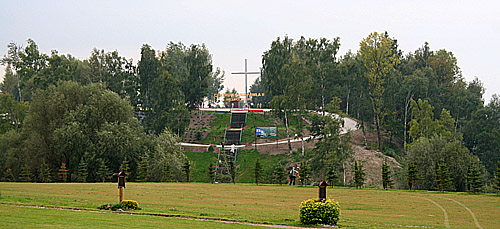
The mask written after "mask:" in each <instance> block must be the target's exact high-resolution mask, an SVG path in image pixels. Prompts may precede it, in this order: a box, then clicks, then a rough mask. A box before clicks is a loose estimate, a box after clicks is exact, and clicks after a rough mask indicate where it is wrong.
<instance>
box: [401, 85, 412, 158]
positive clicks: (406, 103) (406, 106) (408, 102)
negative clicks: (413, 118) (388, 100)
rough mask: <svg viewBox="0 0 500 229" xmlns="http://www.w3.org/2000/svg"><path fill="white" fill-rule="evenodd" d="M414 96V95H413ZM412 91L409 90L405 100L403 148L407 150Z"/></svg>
mask: <svg viewBox="0 0 500 229" xmlns="http://www.w3.org/2000/svg"><path fill="white" fill-rule="evenodd" d="M412 97H413V96H412ZM410 99H411V97H410V91H408V95H407V96H406V101H405V127H404V128H405V129H404V136H403V150H404V151H406V149H405V145H406V143H407V142H406V141H407V140H406V135H407V132H408V131H407V129H408V128H407V125H408V106H409V105H410Z"/></svg>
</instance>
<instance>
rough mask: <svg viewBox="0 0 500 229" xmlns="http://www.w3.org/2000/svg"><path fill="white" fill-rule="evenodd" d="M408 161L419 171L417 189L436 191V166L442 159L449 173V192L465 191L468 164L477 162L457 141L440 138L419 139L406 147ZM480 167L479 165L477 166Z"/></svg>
mask: <svg viewBox="0 0 500 229" xmlns="http://www.w3.org/2000/svg"><path fill="white" fill-rule="evenodd" d="M407 153H408V160H410V161H413V162H414V163H415V166H416V167H417V168H418V169H419V170H420V171H421V172H420V175H421V181H420V182H419V188H421V189H427V190H431V189H436V188H437V185H436V182H435V181H436V169H437V168H438V167H437V166H436V165H437V164H438V163H439V160H440V159H441V158H443V159H444V161H445V163H446V166H447V167H448V170H449V172H450V177H451V179H452V185H451V187H449V188H450V189H451V190H456V191H466V190H467V168H468V167H469V165H470V164H472V163H474V162H475V161H476V162H477V160H478V159H477V157H476V156H474V155H472V154H471V153H470V152H469V150H468V149H467V148H466V147H465V146H464V145H463V143H462V142H461V141H459V140H450V139H447V138H445V137H441V136H434V137H432V138H431V139H427V138H425V137H421V138H419V139H418V140H416V141H414V142H413V143H411V144H410V145H408V149H407ZM478 166H481V165H478Z"/></svg>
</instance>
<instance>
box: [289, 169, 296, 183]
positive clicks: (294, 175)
mask: <svg viewBox="0 0 500 229" xmlns="http://www.w3.org/2000/svg"><path fill="white" fill-rule="evenodd" d="M289 178H290V180H289V183H288V185H292V184H293V185H295V179H296V178H297V170H295V167H292V170H291V171H290V175H289Z"/></svg>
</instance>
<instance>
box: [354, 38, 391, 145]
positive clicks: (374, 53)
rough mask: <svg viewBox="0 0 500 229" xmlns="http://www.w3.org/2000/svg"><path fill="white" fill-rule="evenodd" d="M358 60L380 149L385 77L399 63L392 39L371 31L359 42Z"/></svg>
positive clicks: (383, 114)
mask: <svg viewBox="0 0 500 229" xmlns="http://www.w3.org/2000/svg"><path fill="white" fill-rule="evenodd" d="M358 56H359V59H360V61H361V62H362V63H363V65H364V66H365V69H366V71H365V77H366V78H367V79H368V85H369V86H368V93H369V95H370V100H371V102H372V110H373V115H374V120H375V127H376V129H377V141H378V149H379V151H382V138H381V130H380V127H381V126H382V124H383V123H382V122H383V120H384V116H385V113H384V101H383V98H384V86H385V80H386V77H387V76H388V75H389V74H390V73H391V72H392V71H393V70H394V66H395V65H397V64H399V63H400V60H399V59H398V58H397V55H396V53H393V50H392V40H391V39H390V38H389V37H388V35H387V33H386V34H379V33H377V32H373V33H371V34H370V35H368V37H367V38H365V39H363V40H362V41H361V43H360V48H359V52H358Z"/></svg>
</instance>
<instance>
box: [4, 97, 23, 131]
mask: <svg viewBox="0 0 500 229" xmlns="http://www.w3.org/2000/svg"><path fill="white" fill-rule="evenodd" d="M27 111H28V102H18V101H16V100H15V99H14V97H13V96H12V95H11V94H9V93H1V94H0V114H1V115H2V118H0V134H4V133H6V132H7V131H9V130H11V129H14V130H16V131H19V130H21V128H22V126H23V125H22V124H23V121H24V118H25V116H26V114H27Z"/></svg>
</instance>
